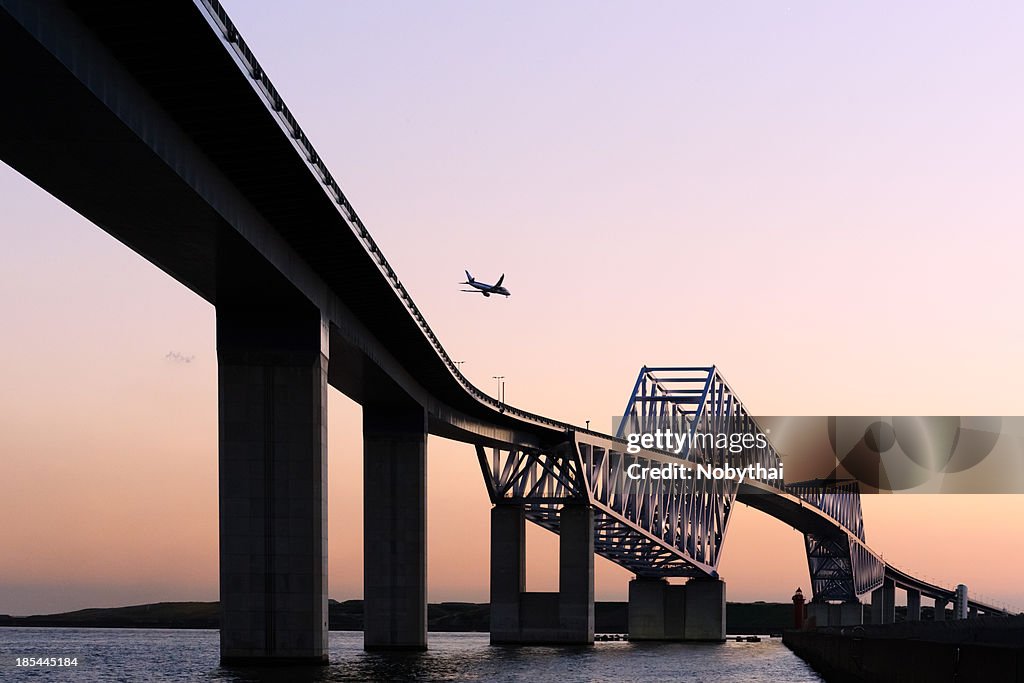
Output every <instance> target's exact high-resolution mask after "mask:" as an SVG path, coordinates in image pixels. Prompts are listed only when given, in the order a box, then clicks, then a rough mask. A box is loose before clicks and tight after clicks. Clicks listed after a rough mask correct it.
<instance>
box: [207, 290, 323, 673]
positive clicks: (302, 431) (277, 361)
mask: <svg viewBox="0 0 1024 683" xmlns="http://www.w3.org/2000/svg"><path fill="white" fill-rule="evenodd" d="M327 352H328V350H327V335H326V332H325V329H324V328H323V326H322V325H321V320H320V314H319V313H318V312H316V311H309V310H308V309H301V308H299V309H289V310H287V311H286V312H285V311H279V310H273V309H271V308H263V309H256V310H244V309H233V308H231V307H229V306H227V305H226V304H223V305H219V306H218V309H217V358H218V369H217V381H218V402H219V411H218V412H219V420H220V424H219V427H220V429H219V441H220V446H219V450H220V454H219V468H220V477H219V495H220V608H221V627H220V644H221V661H222V662H223V663H224V664H228V665H236V664H257V665H259V664H277V663H291V662H296V663H301V662H309V663H326V662H327V419H326V410H327V409H326V406H327Z"/></svg>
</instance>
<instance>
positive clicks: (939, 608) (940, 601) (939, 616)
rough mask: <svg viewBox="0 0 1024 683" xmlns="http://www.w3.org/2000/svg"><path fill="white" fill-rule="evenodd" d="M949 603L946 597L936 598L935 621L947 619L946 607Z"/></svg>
mask: <svg viewBox="0 0 1024 683" xmlns="http://www.w3.org/2000/svg"><path fill="white" fill-rule="evenodd" d="M948 605H949V600H946V599H945V598H935V611H934V614H935V616H934V617H933V618H934V619H935V621H945V620H946V607H947V606H948Z"/></svg>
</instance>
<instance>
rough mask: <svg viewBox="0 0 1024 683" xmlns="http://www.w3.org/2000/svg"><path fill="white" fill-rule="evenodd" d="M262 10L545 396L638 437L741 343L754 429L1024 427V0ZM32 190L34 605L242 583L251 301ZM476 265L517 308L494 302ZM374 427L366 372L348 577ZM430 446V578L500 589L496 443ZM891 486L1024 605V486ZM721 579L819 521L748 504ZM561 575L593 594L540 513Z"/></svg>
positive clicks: (530, 385) (10, 270) (0, 401)
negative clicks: (228, 545) (476, 292)
mask: <svg viewBox="0 0 1024 683" xmlns="http://www.w3.org/2000/svg"><path fill="white" fill-rule="evenodd" d="M224 4H225V6H226V8H227V10H228V12H229V14H230V15H231V17H232V18H233V20H234V22H235V24H236V25H237V26H238V27H239V29H240V31H241V32H242V35H243V36H244V37H245V39H246V41H247V42H248V44H249V45H250V47H251V48H252V49H253V51H254V52H255V54H256V55H257V57H258V59H259V60H260V62H261V64H262V65H263V67H264V68H265V70H266V71H267V73H268V74H269V75H270V77H271V79H272V80H273V82H274V83H275V85H276V87H277V89H278V90H279V91H280V92H281V94H282V95H283V97H284V99H285V101H286V102H287V103H288V104H289V107H290V109H291V110H292V112H293V113H294V114H295V116H296V117H297V119H298V120H299V121H300V123H301V125H302V126H303V128H304V130H305V131H306V133H307V135H308V136H309V137H310V139H311V140H312V141H313V143H314V144H315V145H316V147H317V150H318V151H319V153H320V155H321V157H322V158H323V159H324V160H325V162H326V163H327V165H328V166H329V167H330V168H331V170H332V172H333V174H334V176H335V177H336V178H338V179H340V182H341V184H342V187H343V188H344V189H345V191H346V193H347V195H348V196H349V198H350V199H351V200H352V202H353V204H354V205H355V206H356V208H357V209H358V211H359V213H360V215H361V216H362V218H363V219H364V221H365V222H366V224H367V226H368V227H369V229H370V230H371V232H372V233H373V235H374V237H375V239H376V241H377V242H378V244H379V245H380V246H381V247H382V249H383V251H384V253H385V254H386V255H387V257H388V259H389V261H390V262H391V264H392V265H393V266H394V268H395V270H396V271H397V272H398V273H399V274H400V276H401V278H402V281H403V283H404V284H405V286H406V288H407V289H408V290H409V291H410V292H411V294H412V296H413V297H414V299H415V300H416V302H417V304H418V305H419V307H420V309H421V310H422V311H423V313H424V314H425V316H426V318H427V319H428V320H429V322H430V324H431V327H432V328H433V329H434V330H435V332H437V334H438V335H439V337H440V339H441V341H442V343H443V344H444V345H445V347H446V349H447V350H448V351H449V353H450V354H451V356H452V357H453V358H455V359H456V360H464V361H465V364H464V365H463V371H464V372H465V374H466V375H467V376H468V377H469V378H470V379H471V380H472V381H473V382H475V383H476V384H477V385H478V386H479V387H481V388H483V389H484V390H487V391H491V392H493V391H494V381H493V380H492V379H491V377H492V376H494V375H504V376H505V377H506V400H507V401H508V402H509V403H511V404H513V405H516V406H520V407H523V408H525V409H527V410H530V411H532V412H536V413H541V414H545V415H550V416H552V417H556V418H559V419H563V420H566V421H570V422H574V423H577V424H582V423H583V422H584V421H585V420H591V423H592V425H593V426H595V427H597V428H600V429H608V428H610V425H611V418H612V416H613V415H615V414H617V413H619V412H621V410H622V406H623V405H624V404H625V401H626V399H627V398H628V393H629V391H630V389H631V388H632V384H633V381H634V380H635V377H636V373H637V371H638V369H639V368H640V366H642V365H644V364H651V365H655V364H658V365H695V364H711V363H714V364H717V365H718V366H719V368H720V369H721V371H722V372H723V374H724V375H725V377H726V378H727V379H728V380H729V382H730V384H731V385H732V387H733V389H734V390H735V391H736V393H737V394H738V395H739V397H740V398H741V399H742V400H743V401H744V403H745V404H746V406H747V407H748V409H749V410H750V412H751V413H752V414H762V415H819V414H836V415H861V414H863V415H900V414H908V415H947V414H953V415H959V414H963V415H983V414H994V415H1021V414H1024V395H1022V394H1021V392H1020V390H1019V387H1020V386H1021V385H1022V380H1024V360H1022V355H1021V351H1020V349H1021V348H1022V345H1024V318H1022V316H1021V315H1020V314H1019V299H1020V292H1021V291H1022V285H1024V269H1022V268H1021V267H1020V264H1021V253H1022V246H1024V230H1021V228H1022V227H1024V226H1022V222H1024V193H1021V192H1020V187H1021V183H1022V180H1024V134H1022V132H1021V127H1020V121H1021V120H1024V91H1022V90H1021V89H1020V88H1019V87H1018V85H1019V74H1020V73H1021V72H1022V70H1024V45H1022V44H1021V42H1020V40H1019V36H1020V35H1021V34H1022V32H1024V6H1021V5H1019V4H1016V3H1009V2H1003V3H998V2H983V3H971V4H966V3H953V2H945V3H944V2H937V3H929V4H928V7H927V11H926V12H925V11H923V10H922V9H921V8H922V7H923V6H922V5H921V4H919V3H891V2H865V3H856V4H853V3H821V2H810V1H808V2H796V1H793V2H771V1H768V2H756V3H755V2H748V3H738V2H733V3H692V2H688V3H646V4H644V5H643V7H642V9H638V8H630V7H627V6H626V5H624V4H613V3H592V2H587V3H582V2H579V3H574V2H562V3H557V4H552V3H542V2H536V1H532V2H531V1H528V2H517V3H497V2H483V3H478V2H444V1H439V2H434V3H429V4H423V3H413V2H391V3H368V2H364V3H335V2H313V1H312V0H310V1H307V2H297V3H285V4H282V3H275V2H269V1H266V0H258V1H257V0H252V1H246V2H241V1H240V0H225V1H224ZM0 203H2V209H3V210H2V211H0V244H3V248H2V249H0V321H2V322H0V325H2V327H0V329H2V332H3V334H2V335H0V381H2V385H3V389H2V390H0V548H2V549H3V551H2V552H0V614H3V613H9V614H30V613H46V612H55V611H64V610H70V609H77V608H82V607H92V606H115V605H123V604H137V603H144V602H157V601H164V600H215V599H217V591H218V587H217V582H218V578H217V499H216V491H217V471H216V470H217V468H216V462H217V451H216V449H217V424H216V398H217V395H216V349H215V341H214V310H213V308H212V307H211V306H210V305H208V304H207V303H205V302H203V301H202V300H200V299H199V298H198V297H196V296H195V295H193V294H192V293H191V292H189V291H188V290H186V289H185V288H184V287H183V286H181V285H179V284H178V283H176V282H175V281H174V280H173V279H172V278H170V277H169V276H167V275H166V274H164V273H163V272H161V271H159V270H158V269H157V268H156V267H155V266H152V265H150V264H149V263H147V262H146V261H144V260H143V259H141V258H140V257H139V256H137V255H135V254H134V253H133V252H131V251H130V250H129V249H127V248H126V247H124V246H123V245H121V244H120V243H118V242H117V241H116V240H115V239H113V238H112V237H110V236H109V235H107V234H106V233H104V232H103V231H102V230H100V229H99V228H98V227H96V226H94V225H92V224H90V223H89V222H87V221H85V220H84V219H83V218H81V217H80V216H78V215H77V214H75V213H74V212H73V211H71V210H70V209H69V208H67V207H65V206H63V205H61V204H60V203H59V202H57V201H56V200H55V199H53V198H52V197H50V196H49V195H47V194H46V193H45V192H43V191H42V190H40V189H39V188H37V187H35V186H34V185H32V184H31V183H30V182H28V181H27V180H25V179H24V178H22V177H21V176H19V175H18V174H17V173H16V172H14V171H13V170H12V169H10V168H8V167H6V166H3V165H0ZM467 268H468V269H470V270H471V271H472V272H473V274H474V275H475V276H478V277H479V278H481V279H483V280H484V281H488V282H491V281H493V279H494V278H497V277H498V276H499V275H501V274H502V273H504V274H505V276H506V278H505V285H506V286H507V287H508V288H509V289H510V290H511V291H512V296H511V297H510V298H509V299H507V300H500V301H499V300H496V299H494V298H491V299H484V298H483V297H476V296H468V295H465V294H461V293H459V292H458V289H459V287H458V285H457V284H456V283H457V282H458V281H460V280H461V279H463V274H462V271H463V269H467ZM359 425H360V409H359V406H358V405H356V404H354V403H353V402H351V401H350V400H349V399H347V398H346V397H344V396H342V395H340V394H339V393H338V392H336V391H334V390H331V395H330V399H329V427H328V434H329V436H328V438H329V487H330V498H329V522H328V528H329V550H328V552H329V568H330V576H329V586H330V588H329V591H330V595H331V597H332V598H335V599H339V600H340V599H348V598H358V597H361V595H362V557H361V555H362V552H361V548H362V531H361V527H362V500H361V495H362V494H361V488H362V487H361V437H360V433H359ZM428 448H429V456H428V457H429V472H428V482H429V511H428V543H429V556H428V577H429V579H428V580H429V599H430V600H431V601H434V602H436V601H441V600H470V601H485V600H486V599H487V591H488V575H487V567H488V543H489V535H488V529H489V515H488V509H489V503H488V501H487V497H486V493H485V491H484V486H483V482H482V481H481V477H480V472H479V468H478V466H477V464H476V461H475V454H474V452H473V449H472V447H470V446H467V445H464V444H457V443H453V442H447V441H444V440H441V439H437V438H434V437H431V439H430V442H429V447H428ZM863 506H864V517H865V526H866V531H867V540H868V542H869V544H870V545H871V546H872V547H873V548H875V549H876V550H878V551H880V552H881V553H882V554H883V555H884V557H885V558H886V559H887V560H889V561H891V562H893V563H894V564H896V565H897V566H899V567H900V568H903V569H905V570H907V571H909V572H911V573H915V574H918V575H923V576H926V577H930V578H932V579H933V580H936V581H940V582H943V583H945V584H947V585H954V584H956V583H960V582H963V583H966V584H968V585H969V586H970V587H971V591H972V592H973V593H976V594H978V595H981V596H985V597H987V598H989V599H991V600H993V601H997V602H1004V603H1009V604H1010V605H1013V606H1015V607H1016V608H1017V609H1024V589H1022V588H1021V587H1020V585H1019V572H1018V568H1019V567H1020V565H1021V563H1022V561H1024V526H1022V525H1021V523H1020V522H1019V520H1020V519H1022V518H1024V497H1022V496H1008V495H1001V496H937V495H914V496H868V497H865V499H864V502H863ZM997 554H998V559H995V558H996V556H997ZM596 563H597V597H598V599H601V600H621V599H624V598H625V595H626V588H627V582H628V580H629V578H630V575H629V574H628V573H627V572H625V571H624V570H622V569H620V568H618V567H616V566H615V565H612V564H611V563H609V562H607V561H605V560H603V559H601V558H598V559H597V561H596ZM719 569H720V573H721V575H722V576H723V578H725V580H726V581H727V585H728V589H727V590H728V597H729V599H730V600H770V601H772V600H774V601H787V600H788V599H789V596H790V595H792V592H793V591H794V589H795V588H796V587H798V586H800V587H802V588H803V590H804V592H805V593H807V592H808V589H809V586H808V583H809V580H808V576H807V566H806V560H805V557H804V554H803V542H802V537H801V535H800V534H799V533H797V532H796V531H794V530H793V529H791V528H789V527H786V526H785V525H784V524H782V523H780V522H777V521H776V520H774V519H771V518H769V517H766V516H764V515H762V514H761V513H759V512H757V511H754V510H750V509H747V508H743V507H742V506H739V507H738V509H737V510H736V511H735V513H734V515H733V519H732V522H731V525H730V528H729V535H728V538H727V540H726V542H725V546H724V551H723V559H722V562H721V565H720V568H719ZM527 582H528V588H529V589H530V590H555V589H556V587H557V539H556V537H554V536H553V535H551V534H550V533H548V532H546V531H543V530H539V529H536V528H531V530H530V532H529V536H528V572H527Z"/></svg>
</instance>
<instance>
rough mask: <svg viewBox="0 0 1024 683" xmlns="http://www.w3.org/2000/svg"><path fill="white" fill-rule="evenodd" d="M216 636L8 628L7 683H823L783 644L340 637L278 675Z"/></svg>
mask: <svg viewBox="0 0 1024 683" xmlns="http://www.w3.org/2000/svg"><path fill="white" fill-rule="evenodd" d="M218 642H219V641H218V635H217V632H216V631H209V630H187V631H186V630H180V631H179V630H163V629H160V630H157V629H152V630H150V629H69V628H45V629H44V628H39V629H29V628H0V681H8V680H11V681H20V680H24V681H30V680H43V679H44V678H45V679H46V680H80V681H101V682H102V681H222V682H224V683H241V682H243V681H244V682H253V683H278V682H280V683H285V682H287V683H317V682H321V681H531V682H535V683H565V682H566V681H595V682H599V681H609V682H611V681H614V682H615V683H621V681H626V680H633V681H635V680H658V681H702V682H704V681H707V682H712V681H752V682H759V681H764V682H768V681H771V682H772V683H775V682H778V681H791V682H793V683H802V682H803V681H820V680H821V679H820V678H819V677H818V676H817V675H816V674H815V673H814V672H813V671H812V670H811V669H810V668H809V667H808V666H807V665H806V664H804V663H803V661H801V660H800V659H799V658H797V657H796V656H795V655H794V654H792V653H791V652H790V651H789V650H787V649H786V648H785V647H784V646H783V645H782V643H781V642H780V641H779V640H778V639H764V640H763V641H762V642H760V643H736V642H728V643H724V644H698V643H628V642H608V643H597V644H596V645H594V646H593V647H581V648H564V647H560V648H555V647H503V646H491V645H490V644H488V642H487V634H485V633H431V634H430V650H428V651H426V652H398V653H380V652H364V651H363V649H362V646H363V635H362V633H359V632H351V631H343V632H332V633H331V638H330V644H331V655H330V656H331V663H330V665H329V666H320V667H287V668H280V669H246V668H231V669H227V668H222V667H220V666H218V662H217V657H218V650H217V648H218ZM15 657H77V658H78V667H77V668H74V669H53V668H49V669H39V668H34V669H25V668H16V667H15V666H14V659H15Z"/></svg>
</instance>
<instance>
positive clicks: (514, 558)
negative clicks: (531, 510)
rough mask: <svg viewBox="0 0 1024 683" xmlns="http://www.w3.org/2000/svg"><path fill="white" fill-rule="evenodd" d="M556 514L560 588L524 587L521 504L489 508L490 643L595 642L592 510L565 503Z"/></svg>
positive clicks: (523, 517)
mask: <svg viewBox="0 0 1024 683" xmlns="http://www.w3.org/2000/svg"><path fill="white" fill-rule="evenodd" d="M559 514H560V516H561V519H560V520H559V559H558V567H559V572H558V592H557V593H527V592H525V591H524V590H523V589H524V588H525V586H526V516H525V510H524V508H523V506H522V505H516V504H505V503H499V504H497V505H495V506H494V508H492V509H491V643H493V644H531V643H532V644H550V645H588V644H592V643H593V642H594V511H593V509H592V508H591V507H590V506H589V505H580V504H567V505H565V506H563V507H562V510H561V511H560V513H559Z"/></svg>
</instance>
